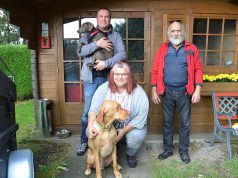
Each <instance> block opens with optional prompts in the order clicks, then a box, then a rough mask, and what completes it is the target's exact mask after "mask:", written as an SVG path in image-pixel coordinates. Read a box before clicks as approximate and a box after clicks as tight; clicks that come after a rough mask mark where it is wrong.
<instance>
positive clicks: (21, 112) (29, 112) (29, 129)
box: [15, 100, 35, 143]
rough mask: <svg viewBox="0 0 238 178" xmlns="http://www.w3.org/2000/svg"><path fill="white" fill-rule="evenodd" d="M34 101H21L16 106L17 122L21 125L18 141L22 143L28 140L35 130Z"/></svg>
mask: <svg viewBox="0 0 238 178" xmlns="http://www.w3.org/2000/svg"><path fill="white" fill-rule="evenodd" d="M33 107H34V106H33V100H28V101H19V102H16V105H15V113H16V122H17V123H18V124H19V130H18V131H17V140H18V142H19V143H20V142H21V141H22V140H23V139H26V138H28V137H29V136H30V135H31V134H32V133H33V132H34V130H35V118H34V110H33Z"/></svg>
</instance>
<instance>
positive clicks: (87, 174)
mask: <svg viewBox="0 0 238 178" xmlns="http://www.w3.org/2000/svg"><path fill="white" fill-rule="evenodd" d="M91 173H92V170H91V169H87V170H86V171H85V173H84V174H85V175H86V176H90V175H91Z"/></svg>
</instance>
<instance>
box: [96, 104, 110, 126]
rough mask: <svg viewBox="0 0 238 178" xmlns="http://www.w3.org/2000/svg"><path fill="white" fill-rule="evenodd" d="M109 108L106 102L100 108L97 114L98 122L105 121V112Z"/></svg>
mask: <svg viewBox="0 0 238 178" xmlns="http://www.w3.org/2000/svg"><path fill="white" fill-rule="evenodd" d="M107 110H108V106H107V105H106V104H103V105H102V106H101V107H100V109H99V112H98V114H97V121H98V122H100V123H101V122H103V118H104V115H105V113H106V112H107Z"/></svg>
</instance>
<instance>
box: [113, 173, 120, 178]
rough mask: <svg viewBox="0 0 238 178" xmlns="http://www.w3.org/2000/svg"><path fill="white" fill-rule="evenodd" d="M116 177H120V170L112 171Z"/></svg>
mask: <svg viewBox="0 0 238 178" xmlns="http://www.w3.org/2000/svg"><path fill="white" fill-rule="evenodd" d="M114 174H115V177H116V178H122V176H121V174H120V172H114Z"/></svg>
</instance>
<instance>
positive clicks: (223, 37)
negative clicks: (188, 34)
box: [192, 17, 237, 67]
mask: <svg viewBox="0 0 238 178" xmlns="http://www.w3.org/2000/svg"><path fill="white" fill-rule="evenodd" d="M236 35H237V19H235V18H234V19H232V18H224V17H220V18H219V17H194V19H193V33H192V41H193V43H194V44H195V45H196V46H197V47H198V49H199V53H200V57H201V59H202V63H203V65H204V66H223V67H227V66H235V65H236V55H235V54H236V47H235V46H236V43H235V41H236Z"/></svg>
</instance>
